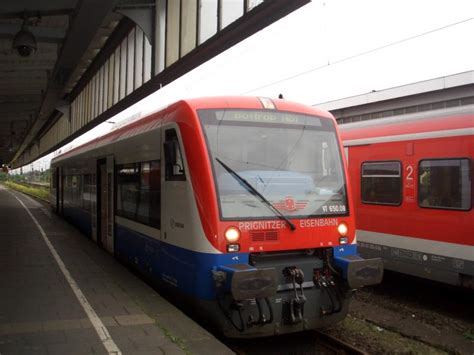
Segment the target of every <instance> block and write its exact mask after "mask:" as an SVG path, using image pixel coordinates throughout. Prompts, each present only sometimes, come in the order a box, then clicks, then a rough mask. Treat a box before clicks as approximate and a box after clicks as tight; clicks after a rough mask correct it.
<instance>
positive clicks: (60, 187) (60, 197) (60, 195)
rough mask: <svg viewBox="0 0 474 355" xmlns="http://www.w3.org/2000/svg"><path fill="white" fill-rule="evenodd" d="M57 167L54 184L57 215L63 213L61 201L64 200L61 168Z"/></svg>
mask: <svg viewBox="0 0 474 355" xmlns="http://www.w3.org/2000/svg"><path fill="white" fill-rule="evenodd" d="M56 169H57V185H56V212H57V213H58V214H59V215H62V214H63V201H64V188H63V187H64V176H63V169H62V168H56Z"/></svg>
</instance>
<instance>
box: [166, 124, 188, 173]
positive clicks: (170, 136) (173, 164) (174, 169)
mask: <svg viewBox="0 0 474 355" xmlns="http://www.w3.org/2000/svg"><path fill="white" fill-rule="evenodd" d="M164 154H165V180H167V181H183V180H186V175H185V173H184V163H183V156H182V154H181V148H180V146H179V142H178V136H177V135H176V131H175V130H174V129H167V130H166V132H165V143H164Z"/></svg>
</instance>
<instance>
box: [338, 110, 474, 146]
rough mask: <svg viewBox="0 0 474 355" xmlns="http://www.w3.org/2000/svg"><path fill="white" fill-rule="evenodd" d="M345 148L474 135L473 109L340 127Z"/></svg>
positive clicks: (381, 119) (348, 124) (383, 119)
mask: <svg viewBox="0 0 474 355" xmlns="http://www.w3.org/2000/svg"><path fill="white" fill-rule="evenodd" d="M339 131H340V133H341V138H342V140H343V141H344V145H345V146H348V145H360V144H369V143H381V142H385V141H397V140H408V139H423V138H433V137H443V136H460V135H474V105H465V106H456V107H449V108H443V109H439V110H430V111H423V112H415V113H410V114H404V115H400V116H391V117H386V118H380V119H373V120H367V121H360V122H353V123H345V124H341V125H339Z"/></svg>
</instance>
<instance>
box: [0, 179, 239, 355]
mask: <svg viewBox="0 0 474 355" xmlns="http://www.w3.org/2000/svg"><path fill="white" fill-rule="evenodd" d="M232 353H233V352H232V351H231V350H230V349H229V348H227V347H226V346H225V345H224V344H222V343H221V342H220V341H219V340H218V339H216V338H215V337H214V336H213V335H212V334H210V333H209V332H208V331H206V330H205V329H203V328H202V327H201V326H200V325H199V324H197V323H195V322H194V321H193V320H192V319H190V318H189V317H188V316H186V315H185V314H184V313H183V312H181V311H180V310H179V309H178V308H176V307H175V306H174V305H172V304H170V303H169V302H168V301H167V300H165V299H164V298H163V297H161V296H160V294H159V293H158V292H157V291H156V290H154V289H152V288H151V287H150V286H148V285H147V284H146V283H145V282H143V281H142V280H141V279H139V278H138V277H136V276H135V275H134V274H133V273H131V272H130V271H129V270H127V269H126V268H125V267H124V266H122V265H121V264H120V263H119V262H118V261H116V260H115V259H114V258H113V257H112V256H111V255H110V254H108V253H106V252H105V251H104V250H102V249H101V248H99V247H97V245H96V244H94V243H93V242H92V241H91V240H90V239H88V238H86V237H84V236H83V235H82V234H80V232H79V231H78V230H76V229H75V228H74V227H73V226H71V225H69V224H68V223H67V222H65V221H63V220H62V219H60V218H59V217H58V216H56V215H55V214H54V213H52V212H51V211H50V210H49V208H48V207H47V206H44V205H43V204H41V203H40V202H38V201H36V200H34V199H32V198H30V197H28V196H25V195H23V194H21V193H19V192H16V191H12V190H8V189H7V188H5V187H4V186H2V185H0V354H1V355H6V354H50V355H52V354H61V355H62V354H69V355H70V354H206V355H209V354H232Z"/></svg>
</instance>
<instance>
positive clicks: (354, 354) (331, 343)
mask: <svg viewBox="0 0 474 355" xmlns="http://www.w3.org/2000/svg"><path fill="white" fill-rule="evenodd" d="M314 332H315V333H316V334H317V335H318V337H319V338H320V339H321V340H322V341H323V344H324V346H326V347H327V348H328V349H329V350H332V351H334V353H335V354H351V355H367V354H368V353H367V352H365V351H363V350H361V349H358V348H356V347H354V346H352V345H351V344H349V343H346V342H344V341H342V340H340V339H338V338H336V337H334V336H332V335H329V334H326V333H324V332H323V331H317V330H315V331H314Z"/></svg>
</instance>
